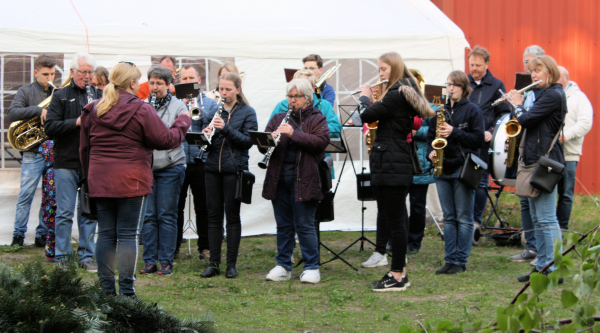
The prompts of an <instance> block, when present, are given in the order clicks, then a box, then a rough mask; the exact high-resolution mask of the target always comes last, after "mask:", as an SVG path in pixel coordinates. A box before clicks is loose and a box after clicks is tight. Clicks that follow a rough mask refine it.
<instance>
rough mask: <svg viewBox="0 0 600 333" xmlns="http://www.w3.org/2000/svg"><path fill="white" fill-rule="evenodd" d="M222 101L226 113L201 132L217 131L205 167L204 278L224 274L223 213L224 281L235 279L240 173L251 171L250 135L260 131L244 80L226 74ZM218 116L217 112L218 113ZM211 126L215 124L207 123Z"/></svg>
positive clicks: (234, 75)
mask: <svg viewBox="0 0 600 333" xmlns="http://www.w3.org/2000/svg"><path fill="white" fill-rule="evenodd" d="M219 93H220V94H221V97H222V98H223V100H224V101H225V102H224V105H223V112H221V115H220V116H217V115H215V116H214V117H213V119H204V121H206V122H207V123H206V124H204V129H203V130H202V131H203V132H204V133H205V134H206V135H209V133H210V132H211V130H212V128H214V129H215V132H214V135H213V137H212V141H211V144H210V145H209V146H208V157H207V158H206V165H205V167H204V171H205V180H206V206H207V208H208V246H209V250H210V266H209V267H208V268H207V269H206V270H205V271H204V273H202V275H201V276H202V277H204V278H210V277H213V276H216V275H219V274H221V270H220V268H219V265H220V264H221V245H222V243H223V211H225V216H226V217H227V220H226V228H227V271H226V272H225V277H227V278H236V277H237V276H238V273H237V270H236V268H235V266H236V263H237V257H238V251H239V248H240V240H241V237H242V221H241V219H240V206H241V202H240V201H237V200H236V199H235V184H236V180H237V171H241V170H248V150H249V149H250V148H251V147H252V140H251V139H250V134H249V133H248V132H250V131H256V130H257V129H258V123H257V121H256V112H255V111H254V109H253V108H252V107H250V105H248V101H247V100H246V97H244V94H243V93H242V79H241V78H240V76H239V75H237V74H235V73H231V72H230V73H225V74H223V75H222V76H221V80H220V81H219ZM217 112H218V111H217ZM208 122H212V123H208ZM232 154H233V155H232Z"/></svg>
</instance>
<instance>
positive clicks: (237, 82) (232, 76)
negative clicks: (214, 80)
mask: <svg viewBox="0 0 600 333" xmlns="http://www.w3.org/2000/svg"><path fill="white" fill-rule="evenodd" d="M221 80H227V81H231V82H233V85H234V86H235V87H236V88H240V93H239V94H237V101H238V102H239V103H242V104H246V105H250V103H249V102H248V100H247V99H246V97H245V96H244V92H243V91H242V78H241V77H240V76H239V75H238V74H237V73H234V72H229V73H225V74H223V75H221Z"/></svg>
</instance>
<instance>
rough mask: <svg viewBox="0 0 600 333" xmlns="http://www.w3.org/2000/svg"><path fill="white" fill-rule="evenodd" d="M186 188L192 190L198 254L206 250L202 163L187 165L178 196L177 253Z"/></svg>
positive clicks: (183, 216)
mask: <svg viewBox="0 0 600 333" xmlns="http://www.w3.org/2000/svg"><path fill="white" fill-rule="evenodd" d="M188 187H189V188H191V189H192V195H193V198H194V212H195V214H196V233H197V234H198V252H202V250H208V209H207V208H206V186H205V180H204V163H195V164H188V165H187V169H186V170H185V179H184V180H183V186H182V187H181V193H180V195H179V206H178V207H177V250H176V251H177V252H179V246H180V245H181V240H182V239H183V224H184V222H185V220H186V216H185V212H184V210H185V200H186V199H187V195H188Z"/></svg>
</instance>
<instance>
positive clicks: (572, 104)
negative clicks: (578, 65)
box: [556, 66, 594, 230]
mask: <svg viewBox="0 0 600 333" xmlns="http://www.w3.org/2000/svg"><path fill="white" fill-rule="evenodd" d="M558 69H559V71H560V79H559V80H558V83H560V84H562V85H563V89H564V90H565V95H567V109H568V112H567V114H566V116H565V127H564V128H563V132H562V133H561V135H560V137H559V140H560V142H561V143H562V144H563V151H564V154H565V161H566V162H565V170H564V171H563V176H562V178H561V179H560V181H559V182H558V204H557V205H556V217H557V218H558V223H559V224H560V228H561V229H563V230H568V229H569V218H570V217H571V208H572V207H573V193H574V192H575V171H576V169H577V163H579V157H580V156H581V153H582V147H583V136H584V135H586V134H587V133H588V132H589V131H590V130H591V129H592V122H593V117H594V110H593V109H592V104H591V103H590V100H589V99H588V98H587V96H586V95H585V94H584V93H583V91H581V89H579V86H578V85H577V83H575V82H573V81H569V72H568V71H567V69H566V68H564V67H562V66H559V67H558Z"/></svg>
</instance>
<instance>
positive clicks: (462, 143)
mask: <svg viewBox="0 0 600 333" xmlns="http://www.w3.org/2000/svg"><path fill="white" fill-rule="evenodd" d="M446 89H448V93H449V94H452V95H451V97H450V98H449V101H448V103H447V104H446V110H445V112H444V118H445V119H444V120H445V121H444V122H445V124H440V126H439V134H440V135H441V136H442V137H443V138H444V139H446V140H447V144H446V147H445V148H444V161H443V164H442V174H441V175H440V176H434V179H435V185H436V188H437V191H438V196H439V198H440V204H441V206H442V211H443V212H444V241H445V253H446V256H445V261H446V264H445V265H444V266H443V267H442V268H441V269H439V270H437V271H436V272H435V273H436V274H456V273H461V272H464V271H465V270H466V269H467V266H466V265H467V258H468V257H469V255H470V254H471V245H472V244H473V225H474V222H473V203H474V201H475V189H472V188H471V187H469V186H467V185H465V184H463V183H462V182H461V181H460V180H458V175H459V173H460V170H461V167H462V165H463V163H464V161H465V157H466V156H467V154H469V153H473V154H476V155H477V154H478V152H479V148H481V147H482V146H483V142H484V137H485V136H484V132H483V131H484V128H483V117H482V115H481V110H480V109H479V107H478V106H477V105H476V104H475V103H473V102H471V101H469V99H468V97H469V94H470V93H471V87H470V86H469V79H468V78H467V75H466V74H465V73H464V72H462V71H454V72H452V73H450V75H448V81H447V82H446ZM437 125H438V117H437V116H436V117H435V118H434V120H433V121H432V122H431V124H430V126H429V135H428V140H427V141H428V142H429V145H428V147H427V149H428V152H429V159H430V160H432V161H433V157H434V156H435V155H437V152H436V151H435V150H434V149H433V148H432V147H431V142H432V141H433V140H434V139H435V137H436V129H437V127H438V126H437Z"/></svg>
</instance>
